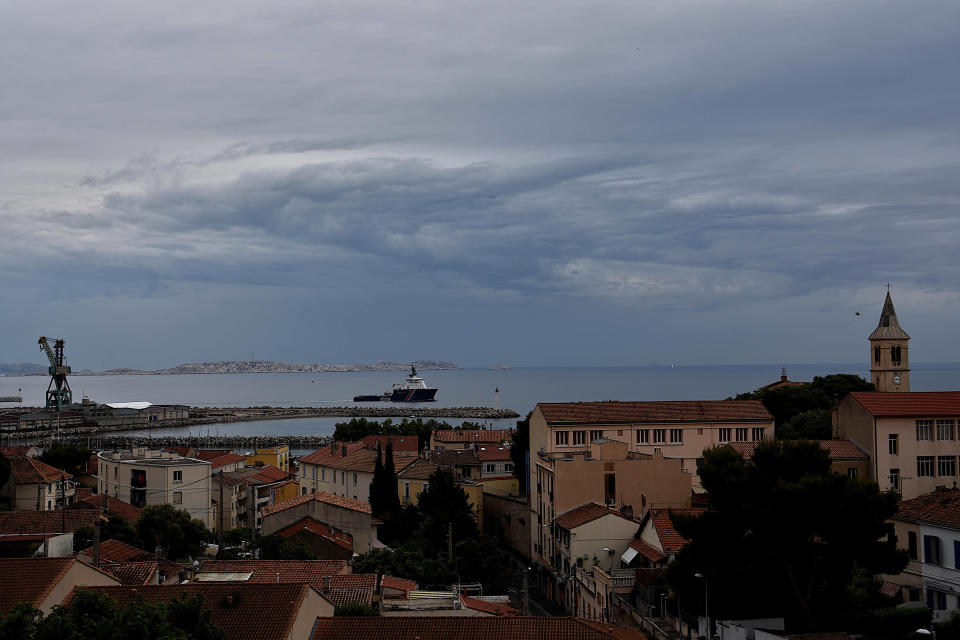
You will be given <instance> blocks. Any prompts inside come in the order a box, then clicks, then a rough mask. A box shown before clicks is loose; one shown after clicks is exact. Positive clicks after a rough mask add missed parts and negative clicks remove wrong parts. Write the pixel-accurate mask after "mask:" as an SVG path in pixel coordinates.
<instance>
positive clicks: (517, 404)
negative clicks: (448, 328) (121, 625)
mask: <svg viewBox="0 0 960 640" xmlns="http://www.w3.org/2000/svg"><path fill="white" fill-rule="evenodd" d="M786 369H787V375H788V377H789V378H790V379H791V380H811V379H812V378H813V377H814V376H822V375H829V374H831V373H852V374H856V375H860V376H863V377H865V378H866V377H868V375H869V371H868V370H867V367H866V365H865V364H864V363H839V364H838V363H834V364H792V365H786ZM780 370H781V365H690V366H680V365H667V366H662V365H652V366H637V367H514V368H509V369H496V370H494V369H487V368H463V369H449V370H438V371H421V372H419V373H420V374H421V375H422V376H423V378H424V380H425V382H426V383H427V385H428V386H432V387H437V389H438V392H437V399H436V402H435V403H432V404H431V405H429V406H437V407H466V406H473V407H477V406H483V407H493V406H499V407H501V408H504V409H513V410H514V411H516V412H517V413H519V414H521V415H526V414H527V413H528V412H530V411H532V410H533V408H534V407H535V406H536V404H537V403H538V402H586V401H595V400H622V401H627V400H722V399H724V398H729V397H732V396H735V395H736V394H738V393H743V392H746V391H752V390H753V389H756V388H758V387H760V386H763V385H765V384H768V383H770V382H774V381H776V380H779V379H780ZM405 376H406V372H404V371H362V372H337V373H332V372H331V373H263V374H260V373H248V374H204V375H128V376H72V377H71V378H70V386H71V388H72V390H73V395H74V399H77V400H79V399H80V398H81V397H82V396H86V397H89V398H90V399H92V400H94V401H96V402H101V403H108V402H133V401H148V402H152V403H154V404H186V405H190V406H197V407H251V406H259V405H270V406H280V407H318V406H355V405H359V406H409V407H423V406H425V405H424V404H409V405H403V404H396V403H390V402H386V403H354V402H353V401H352V399H353V396H355V395H359V394H376V393H382V392H383V391H385V390H387V389H389V388H390V386H391V385H392V384H393V383H394V382H401V381H402V380H403V379H404V377H405ZM47 384H48V379H47V378H46V377H44V376H0V396H8V395H15V394H17V392H18V390H19V392H20V395H22V396H23V399H24V404H25V405H33V406H37V405H42V404H43V397H44V393H45V391H46V388H47ZM910 386H911V390H913V391H943V390H953V389H960V363H932V364H922V363H921V364H916V363H913V364H911V370H910ZM10 406H15V405H10V404H5V405H4V404H0V411H2V409H3V408H4V407H10ZM346 420H348V418H296V419H283V420H263V421H255V422H234V423H224V424H220V425H203V426H202V427H197V426H194V427H180V428H176V429H171V428H156V429H151V430H149V431H141V433H143V434H144V435H151V436H168V435H175V436H187V435H198V436H203V435H249V436H252V435H309V434H316V435H330V434H332V433H333V430H334V428H335V425H336V423H338V422H344V421H346ZM447 421H448V422H451V423H452V424H455V425H458V424H460V423H461V422H463V420H460V419H458V420H452V419H448V420H447ZM469 421H471V422H475V423H480V424H484V425H486V426H487V427H488V428H506V427H512V426H514V425H515V423H516V419H510V420H480V419H472V420H469Z"/></svg>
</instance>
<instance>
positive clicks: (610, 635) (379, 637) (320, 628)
mask: <svg viewBox="0 0 960 640" xmlns="http://www.w3.org/2000/svg"><path fill="white" fill-rule="evenodd" d="M312 638H313V640H415V639H419V640H646V638H645V636H643V634H641V633H640V632H639V631H631V630H629V629H623V628H621V627H613V626H612V625H609V624H606V625H601V624H593V623H589V622H587V621H586V620H580V619H577V618H535V617H524V616H494V617H489V618H488V617H475V618H471V617H467V618H464V617H462V616H461V617H453V616H450V617H447V616H442V617H416V616H413V617H389V616H388V617H362V618H320V619H319V620H318V621H317V625H316V627H315V628H314V632H313V636H312Z"/></svg>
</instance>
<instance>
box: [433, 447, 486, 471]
mask: <svg viewBox="0 0 960 640" xmlns="http://www.w3.org/2000/svg"><path fill="white" fill-rule="evenodd" d="M430 462H432V463H434V464H438V465H440V466H441V467H478V466H480V458H478V457H477V454H476V453H475V452H474V451H473V449H444V450H443V451H431V452H430Z"/></svg>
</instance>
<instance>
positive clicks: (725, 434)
mask: <svg viewBox="0 0 960 640" xmlns="http://www.w3.org/2000/svg"><path fill="white" fill-rule="evenodd" d="M720 442H730V427H723V428H722V429H720Z"/></svg>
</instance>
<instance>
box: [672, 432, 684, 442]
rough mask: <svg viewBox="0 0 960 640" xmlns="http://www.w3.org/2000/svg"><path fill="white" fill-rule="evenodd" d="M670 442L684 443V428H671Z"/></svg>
mask: <svg viewBox="0 0 960 640" xmlns="http://www.w3.org/2000/svg"><path fill="white" fill-rule="evenodd" d="M670 442H672V443H674V444H683V429H670Z"/></svg>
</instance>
